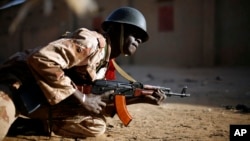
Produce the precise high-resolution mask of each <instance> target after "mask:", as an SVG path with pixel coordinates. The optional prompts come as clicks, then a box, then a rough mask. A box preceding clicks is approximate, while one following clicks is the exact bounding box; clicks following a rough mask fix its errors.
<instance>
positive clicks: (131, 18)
mask: <svg viewBox="0 0 250 141" xmlns="http://www.w3.org/2000/svg"><path fill="white" fill-rule="evenodd" d="M112 23H121V24H128V25H132V26H134V27H135V28H136V29H138V32H139V34H140V35H141V40H142V42H145V41H147V40H148V38H149V36H148V33H147V24H146V20H145V17H144V16H143V15H142V13H141V12H140V11H138V10H137V9H135V8H132V7H128V6H125V7H120V8H118V9H116V10H114V11H113V12H112V13H111V14H110V15H109V16H108V17H107V18H106V19H105V21H104V22H103V23H102V28H103V30H104V31H107V30H108V28H109V25H110V24H112Z"/></svg>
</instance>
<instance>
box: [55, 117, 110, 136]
mask: <svg viewBox="0 0 250 141" xmlns="http://www.w3.org/2000/svg"><path fill="white" fill-rule="evenodd" d="M52 130H53V132H54V133H55V134H57V135H61V136H67V137H77V138H84V137H97V136H100V135H102V134H104V133H105V131H106V121H105V119H104V118H96V117H89V118H84V120H81V121H80V122H77V121H75V120H73V121H72V120H67V121H58V122H57V121H54V122H53V129H52Z"/></svg>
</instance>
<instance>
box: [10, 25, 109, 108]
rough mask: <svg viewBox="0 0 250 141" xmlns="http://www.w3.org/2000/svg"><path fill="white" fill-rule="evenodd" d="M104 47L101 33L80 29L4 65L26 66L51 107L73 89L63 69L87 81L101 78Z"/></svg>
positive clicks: (105, 55)
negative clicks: (19, 63)
mask: <svg viewBox="0 0 250 141" xmlns="http://www.w3.org/2000/svg"><path fill="white" fill-rule="evenodd" d="M106 44H107V42H106V39H105V38H104V37H103V36H102V35H101V34H99V33H97V32H94V31H90V30H88V29H85V28H80V29H78V30H76V31H75V32H73V33H68V34H66V35H65V36H63V38H60V39H58V40H56V41H53V42H51V43H49V44H48V45H46V46H43V47H40V48H35V49H32V50H29V51H26V52H22V53H16V54H15V55H14V56H12V57H11V58H10V59H9V60H11V61H7V62H10V64H13V62H15V61H16V60H17V61H18V60H19V62H21V63H26V64H27V66H28V68H29V70H30V71H31V72H32V73H31V75H33V76H34V78H35V80H36V82H37V83H38V85H39V86H40V87H41V89H42V91H43V93H44V94H45V97H46V98H47V100H48V102H49V103H50V104H51V105H54V104H57V103H59V102H60V101H62V100H64V99H65V98H67V97H69V96H70V95H71V94H73V93H74V92H75V91H76V89H77V87H76V85H75V83H74V82H73V81H72V79H71V78H70V77H69V76H68V75H67V74H65V70H69V69H74V71H75V72H76V73H77V75H78V76H79V77H81V78H82V79H88V80H90V81H93V80H96V79H103V78H104V77H105V72H106V70H107V64H108V61H109V56H110V46H109V45H106ZM7 64H8V63H7ZM14 64H18V63H16V62H15V63H14ZM12 68H13V67H12ZM16 69H18V68H16ZM19 74H21V73H19ZM26 75H28V74H27V72H26ZM20 77H24V76H20ZM24 79H25V78H24Z"/></svg>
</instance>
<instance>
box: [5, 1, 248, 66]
mask: <svg viewBox="0 0 250 141" xmlns="http://www.w3.org/2000/svg"><path fill="white" fill-rule="evenodd" d="M96 2H97V3H98V5H99V12H98V13H97V14H96V15H94V16H93V15H87V16H85V17H82V18H81V19H79V18H76V17H75V15H74V14H73V13H72V12H71V11H70V10H69V9H68V8H67V6H66V5H65V3H64V2H63V1H61V0H60V1H56V2H55V5H54V7H53V12H52V14H51V15H49V16H44V15H43V12H42V7H41V6H40V7H39V6H38V7H36V8H33V9H32V10H31V12H30V13H29V14H28V15H27V17H26V18H25V21H24V22H23V23H22V24H21V25H20V26H19V28H18V30H17V31H16V32H15V33H14V34H13V35H8V34H7V33H8V32H7V28H8V26H9V24H10V23H11V21H12V20H13V19H14V17H15V15H16V13H17V11H18V10H19V8H20V6H16V7H12V8H9V9H6V10H4V11H3V10H2V11H1V10H0V19H1V22H0V26H1V27H2V28H1V29H0V44H1V47H0V61H2V60H3V59H5V58H7V57H8V56H9V55H10V54H12V53H14V52H15V51H18V50H23V49H26V48H32V47H36V46H39V45H44V44H46V43H48V42H49V41H52V40H55V39H56V38H57V37H59V36H60V35H61V34H62V33H63V32H65V31H67V30H69V31H72V30H74V29H76V28H78V27H87V28H90V29H97V28H98V27H97V26H98V23H101V21H102V20H104V19H105V18H106V16H107V15H108V14H109V13H110V12H111V11H112V10H114V9H116V8H118V7H120V6H127V5H128V6H132V7H135V8H137V9H139V10H140V11H141V12H142V13H143V14H144V15H145V18H146V20H147V24H148V33H149V35H150V40H149V41H148V42H146V43H144V44H142V45H141V46H140V47H139V49H138V52H136V55H135V56H133V57H120V58H118V61H119V63H121V64H136V65H156V66H166V67H169V66H174V67H199V66H215V65H220V66H223V65H248V66H250V61H249V60H250V59H249V58H250V55H249V54H250V53H249V52H250V46H249V45H250V40H249V37H250V36H249V34H250V31H249V30H250V28H249V25H250V24H249V17H250V16H249V15H250V12H249V10H248V9H250V4H249V1H248V0H238V1H235V0H220V1H215V0H146V1H145V0H108V1H104V0H96ZM161 6H170V7H172V8H173V30H170V31H159V27H158V25H159V23H158V21H159V19H158V18H159V13H158V10H159V7H161Z"/></svg>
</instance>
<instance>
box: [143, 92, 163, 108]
mask: <svg viewBox="0 0 250 141" xmlns="http://www.w3.org/2000/svg"><path fill="white" fill-rule="evenodd" d="M145 98H146V99H147V100H146V102H147V103H149V104H154V105H160V104H161V103H162V102H163V101H164V100H165V99H167V96H166V95H165V93H164V92H163V91H162V90H156V91H155V92H154V93H153V94H152V95H146V96H145Z"/></svg>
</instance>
